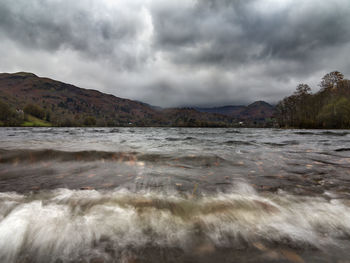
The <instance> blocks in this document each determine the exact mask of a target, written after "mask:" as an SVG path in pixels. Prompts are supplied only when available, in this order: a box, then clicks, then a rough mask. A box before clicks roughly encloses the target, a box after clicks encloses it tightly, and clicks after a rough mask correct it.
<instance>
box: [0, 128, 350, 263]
mask: <svg viewBox="0 0 350 263" xmlns="http://www.w3.org/2000/svg"><path fill="white" fill-rule="evenodd" d="M349 190H350V131H346V130H337V131H334V130H332V131H326V130H274V129H185V128H118V129H116V128H98V129H97V128H91V129H82V128H71V129H64V128H61V129H60V128H26V129H24V128H2V129H1V130H0V262H95V263H96V262H97V263H98V262H130V263H131V262H348V261H346V260H348V259H349V258H350V250H349V247H350V191H349Z"/></svg>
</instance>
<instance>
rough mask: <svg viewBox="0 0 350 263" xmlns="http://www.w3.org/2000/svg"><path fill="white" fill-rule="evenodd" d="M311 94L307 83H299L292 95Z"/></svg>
mask: <svg viewBox="0 0 350 263" xmlns="http://www.w3.org/2000/svg"><path fill="white" fill-rule="evenodd" d="M310 94H311V88H310V86H309V85H307V84H299V85H298V86H297V89H296V91H295V92H294V95H296V96H304V95H310Z"/></svg>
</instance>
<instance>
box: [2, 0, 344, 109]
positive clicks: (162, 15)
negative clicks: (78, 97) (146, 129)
mask: <svg viewBox="0 0 350 263" xmlns="http://www.w3.org/2000/svg"><path fill="white" fill-rule="evenodd" d="M349 54H350V1H349V0H327V1H326V0H325V1H319V0H217V1H216V0H123V1H122V0H79V1H72V0H1V1H0V72H18V71H26V72H32V73H34V74H36V75H38V76H41V77H50V78H53V79H56V80H60V81H63V82H66V83H70V84H74V85H76V86H79V87H81V88H88V89H97V90H100V91H102V92H105V93H110V94H113V95H115V96H118V97H123V98H129V99H134V100H139V101H143V102H146V103H149V104H152V105H157V106H162V107H175V106H220V105H237V104H249V103H251V102H254V101H256V100H265V101H267V102H269V103H276V102H278V101H279V100H280V99H282V98H283V97H285V96H288V95H290V94H291V93H292V92H293V91H294V90H295V87H296V86H297V84H299V83H307V84H309V85H310V86H311V87H312V89H313V91H314V92H315V91H317V90H318V89H319V87H318V86H317V85H318V83H319V82H320V80H321V78H322V77H323V76H324V75H325V74H326V73H328V72H331V71H334V70H338V71H340V72H342V73H343V74H344V75H345V77H347V78H350V59H349Z"/></svg>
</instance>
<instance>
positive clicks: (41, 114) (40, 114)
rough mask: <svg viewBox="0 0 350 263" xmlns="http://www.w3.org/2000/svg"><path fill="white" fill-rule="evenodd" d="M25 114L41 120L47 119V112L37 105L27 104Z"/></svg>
mask: <svg viewBox="0 0 350 263" xmlns="http://www.w3.org/2000/svg"><path fill="white" fill-rule="evenodd" d="M23 110H24V112H25V113H27V114H30V115H33V116H34V117H37V118H39V119H44V118H45V111H44V109H42V108H41V107H39V106H38V105H35V104H27V105H26V106H25V107H24V109H23Z"/></svg>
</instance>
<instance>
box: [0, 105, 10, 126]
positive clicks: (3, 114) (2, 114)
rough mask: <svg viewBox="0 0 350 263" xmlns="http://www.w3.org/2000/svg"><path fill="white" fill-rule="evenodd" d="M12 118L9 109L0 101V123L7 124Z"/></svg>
mask: <svg viewBox="0 0 350 263" xmlns="http://www.w3.org/2000/svg"><path fill="white" fill-rule="evenodd" d="M12 116H13V112H12V110H11V108H10V107H9V106H8V105H7V104H6V103H5V102H2V101H0V121H3V122H8V121H9V120H10V119H11V117H12Z"/></svg>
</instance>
